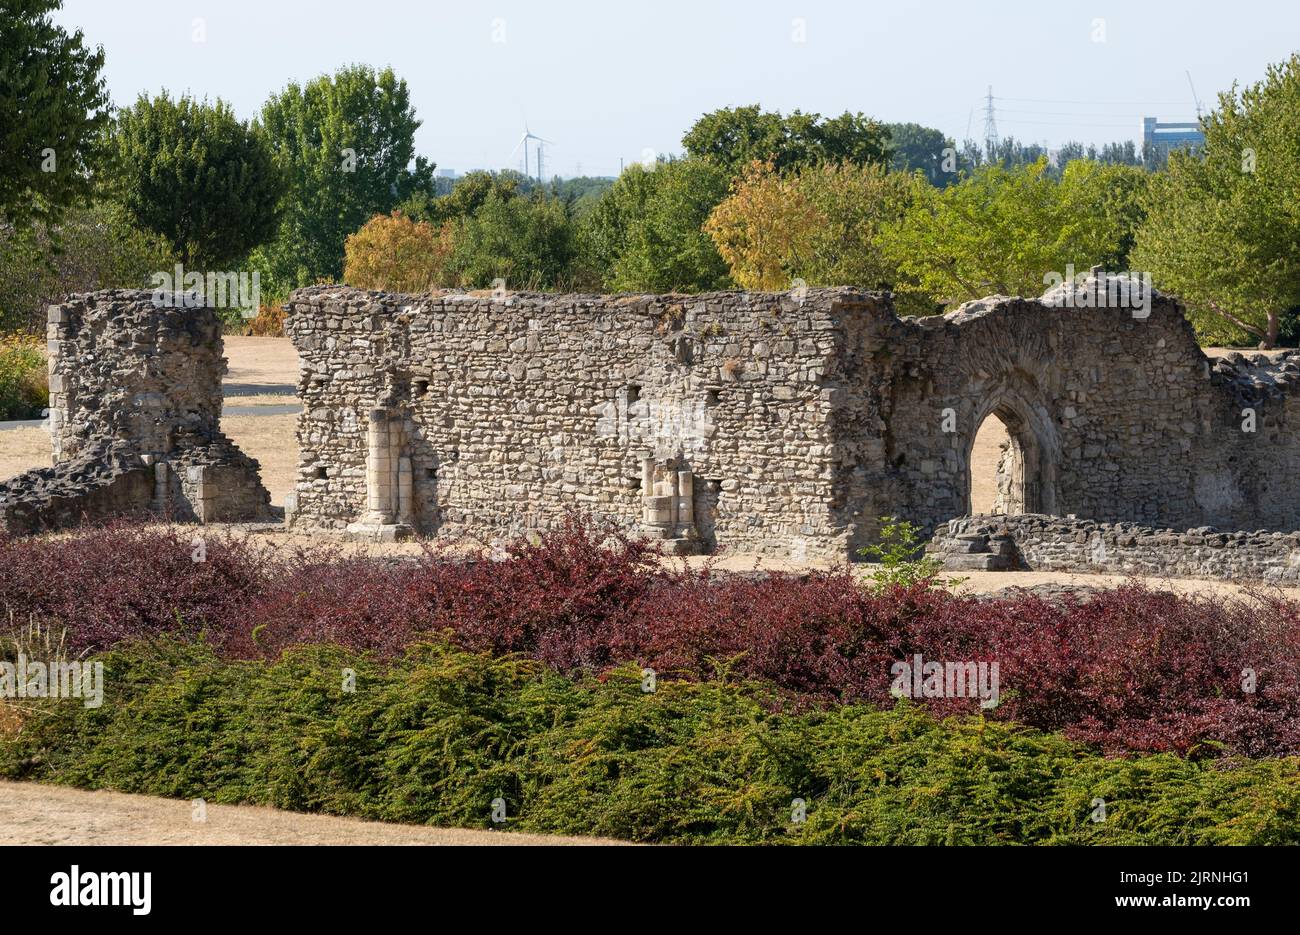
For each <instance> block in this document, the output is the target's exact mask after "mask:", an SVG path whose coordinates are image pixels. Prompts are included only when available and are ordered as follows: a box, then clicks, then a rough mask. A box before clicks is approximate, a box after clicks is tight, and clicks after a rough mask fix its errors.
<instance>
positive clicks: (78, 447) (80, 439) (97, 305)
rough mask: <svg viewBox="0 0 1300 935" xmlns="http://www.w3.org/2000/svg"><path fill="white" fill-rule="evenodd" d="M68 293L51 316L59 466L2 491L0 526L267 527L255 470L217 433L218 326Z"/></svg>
mask: <svg viewBox="0 0 1300 935" xmlns="http://www.w3.org/2000/svg"><path fill="white" fill-rule="evenodd" d="M168 298H170V300H171V302H172V305H170V306H169V305H164V306H162V307H158V306H156V305H155V303H154V301H153V299H154V294H153V293H150V292H142V291H133V290H108V291H103V292H94V293H86V294H78V295H72V296H69V297H68V298H67V300H66V301H65V302H64V303H63V304H61V305H57V306H52V307H51V308H50V312H49V351H50V413H49V418H50V434H51V442H52V445H53V449H54V462H55V463H54V467H53V468H52V469H44V470H41V471H31V472H28V473H27V474H23V475H19V476H18V477H16V478H12V479H11V480H9V481H7V482H5V483H3V484H0V528H4V529H7V530H9V531H11V532H32V531H36V530H39V529H43V528H57V527H61V526H68V525H72V524H74V523H76V522H79V521H80V520H82V519H85V518H96V517H100V516H105V515H111V514H116V513H125V512H136V511H144V510H148V511H152V512H155V513H159V514H163V515H167V516H169V517H171V518H173V519H178V520H198V521H202V522H212V521H217V520H245V519H265V518H267V514H268V512H269V504H270V495H269V494H268V493H267V491H266V489H265V488H264V487H263V486H262V484H261V481H260V479H259V478H258V465H257V462H256V461H254V460H253V459H251V458H249V457H248V456H246V455H245V454H244V453H243V452H241V451H240V450H239V449H238V448H237V447H236V446H235V445H234V444H233V443H232V442H231V441H230V440H229V439H228V438H226V436H225V435H223V434H222V433H221V430H220V417H221V404H222V396H221V378H222V375H223V374H224V373H225V368H226V362H225V358H224V357H223V356H222V340H221V327H220V322H219V320H218V318H217V315H216V312H215V311H214V310H213V309H210V308H203V307H185V297H184V296H183V295H182V294H177V295H175V296H169V297H168Z"/></svg>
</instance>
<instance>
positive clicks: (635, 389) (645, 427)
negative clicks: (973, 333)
mask: <svg viewBox="0 0 1300 935" xmlns="http://www.w3.org/2000/svg"><path fill="white" fill-rule="evenodd" d="M849 303H867V304H870V305H873V306H875V305H878V306H879V308H880V309H881V313H882V314H888V311H887V309H888V306H887V304H885V303H883V302H882V300H880V299H879V298H877V297H873V296H868V295H866V294H863V293H858V292H855V291H853V290H827V291H824V292H817V293H815V294H813V295H811V296H810V297H809V298H807V299H806V300H805V301H804V302H803V303H802V304H801V303H799V302H796V301H795V300H793V299H791V298H790V297H789V296H780V295H746V294H740V293H725V294H716V295H704V296H622V297H601V296H583V295H570V296H549V295H527V294H514V295H510V296H508V297H504V298H500V299H498V298H494V297H492V296H490V295H467V294H460V293H448V294H441V295H434V296H399V295H385V294H381V293H374V292H361V291H357V290H352V289H346V288H339V287H313V288H309V289H303V290H299V291H297V292H296V293H294V295H293V297H292V298H291V299H290V302H289V305H288V309H289V312H290V316H289V320H288V325H287V330H288V333H289V335H290V336H291V337H292V339H293V341H294V344H295V345H296V346H297V348H298V353H299V358H300V361H301V368H302V369H301V375H300V382H299V393H300V395H301V397H302V400H303V406H304V411H303V414H302V416H301V417H300V420H299V424H298V444H299V457H300V469H299V477H298V482H297V490H296V493H295V494H294V495H293V498H292V502H291V504H290V511H289V512H290V520H291V522H292V523H293V525H294V526H295V527H299V528H311V529H327V530H346V529H347V528H348V527H349V526H352V527H353V530H354V532H358V533H359V534H362V535H366V534H371V533H373V534H374V535H377V536H381V537H382V536H387V535H400V534H402V532H403V531H404V530H405V529H409V530H410V531H413V532H420V533H424V534H435V533H436V534H442V535H451V536H474V537H478V538H480V539H486V538H491V537H493V536H495V535H498V534H508V533H510V532H520V531H523V530H527V529H533V528H538V527H544V526H548V525H551V524H553V523H554V522H555V521H557V520H558V519H559V518H560V517H562V516H564V515H565V514H567V513H569V512H571V511H575V510H576V511H583V512H588V513H592V514H595V515H598V516H603V517H606V518H609V519H612V520H614V521H615V522H617V523H619V524H620V525H622V526H625V527H627V528H629V529H634V530H639V531H645V532H648V533H650V534H652V535H661V536H662V537H663V538H666V539H670V540H674V541H679V542H680V541H681V540H685V542H682V543H681V544H683V545H688V544H692V543H693V544H694V545H695V546H696V547H701V548H711V547H712V546H713V545H714V544H717V543H722V544H726V545H728V546H730V547H733V548H736V549H740V550H744V551H759V552H778V553H781V554H790V553H791V552H792V551H793V552H796V553H798V552H800V551H802V550H807V552H808V554H823V553H834V554H843V552H844V548H845V542H846V538H847V530H846V528H845V523H844V518H843V515H842V512H843V504H842V503H839V502H837V500H836V494H835V490H834V485H833V475H834V472H835V471H836V470H837V469H838V466H839V457H838V454H837V452H836V451H835V449H834V445H833V443H832V438H833V436H834V432H835V421H836V405H837V398H838V397H837V389H836V387H837V386H839V385H842V384H843V377H842V375H839V374H838V373H837V372H836V368H837V365H838V361H837V349H838V348H840V347H842V346H843V344H844V343H845V333H844V332H845V323H844V313H843V307H844V306H845V305H847V304H849ZM850 317H851V316H850Z"/></svg>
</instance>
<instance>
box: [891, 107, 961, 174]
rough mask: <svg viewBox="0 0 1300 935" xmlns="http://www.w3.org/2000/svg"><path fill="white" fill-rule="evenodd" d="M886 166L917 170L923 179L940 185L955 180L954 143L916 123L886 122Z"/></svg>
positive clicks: (955, 155)
mask: <svg viewBox="0 0 1300 935" xmlns="http://www.w3.org/2000/svg"><path fill="white" fill-rule="evenodd" d="M885 129H886V130H887V131H888V132H889V148H890V157H889V159H890V162H889V165H890V168H892V169H894V170H895V171H897V172H921V173H923V174H924V175H925V178H926V181H928V182H929V183H930V184H931V185H934V186H936V187H937V188H944V187H945V186H947V185H951V184H952V183H953V182H955V181H957V168H958V165H957V146H956V144H955V143H954V142H953V141H952V140H950V139H948V137H946V136H944V135H943V133H942V132H941V131H939V130H935V129H933V128H932V127H923V126H921V125H920V124H919V123H888V124H885Z"/></svg>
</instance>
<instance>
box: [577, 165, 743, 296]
mask: <svg viewBox="0 0 1300 935" xmlns="http://www.w3.org/2000/svg"><path fill="white" fill-rule="evenodd" d="M727 180H728V177H727V174H726V172H725V171H724V170H722V169H721V168H719V167H718V166H716V165H714V164H713V163H711V162H708V161H706V160H701V159H675V160H668V161H663V162H659V163H657V164H655V166H654V167H653V168H646V167H644V166H642V165H639V164H638V165H633V166H631V167H630V168H628V169H627V170H626V171H625V172H624V173H623V174H622V175H621V176H619V178H618V180H617V181H616V182H615V183H614V185H613V186H612V187H611V188H610V190H609V191H608V192H606V193H605V195H604V197H602V198H601V200H600V201H599V202H597V204H596V205H595V207H593V208H592V209H591V211H590V212H589V213H588V215H587V216H586V218H585V219H584V223H583V226H582V231H581V243H582V249H583V256H584V258H585V263H586V266H587V268H588V269H591V270H595V271H596V273H597V275H598V276H599V278H600V280H601V283H602V285H603V287H604V288H606V289H612V290H617V291H631V292H673V291H682V292H698V291H702V290H709V289H721V288H725V287H726V286H727V285H728V283H729V278H728V275H727V264H726V262H725V261H724V260H723V259H722V256H721V254H719V253H718V249H717V247H716V246H715V245H714V243H713V241H712V239H711V238H710V237H709V235H708V234H706V233H705V232H704V230H703V225H704V222H705V221H706V220H707V219H708V217H709V213H710V212H711V211H712V210H713V209H714V208H715V207H716V206H717V205H718V203H719V202H721V201H722V199H723V198H725V197H726V195H727Z"/></svg>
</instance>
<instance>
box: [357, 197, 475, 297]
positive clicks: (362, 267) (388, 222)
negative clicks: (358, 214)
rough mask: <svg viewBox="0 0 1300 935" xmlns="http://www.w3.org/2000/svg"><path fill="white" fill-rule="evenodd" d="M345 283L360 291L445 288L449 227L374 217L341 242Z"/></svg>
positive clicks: (395, 217)
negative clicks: (342, 245) (342, 243)
mask: <svg viewBox="0 0 1300 935" xmlns="http://www.w3.org/2000/svg"><path fill="white" fill-rule="evenodd" d="M343 250H344V261H343V281H344V282H346V283H347V284H348V285H350V286H356V287H357V288H358V289H381V290H383V291H386V292H429V291H431V290H433V289H437V288H439V287H441V286H443V285H446V284H448V282H449V280H450V273H449V272H448V268H447V262H448V259H449V257H450V256H451V250H452V226H451V225H450V224H447V225H444V226H443V227H441V228H437V227H434V226H433V225H432V224H428V223H426V222H423V221H420V222H416V221H412V220H411V219H410V218H408V217H406V216H405V215H403V214H401V213H400V212H398V211H394V212H393V213H392V214H376V215H375V216H374V217H372V218H371V219H370V220H369V221H367V222H366V223H365V225H364V226H363V227H362V228H361V230H359V231H357V232H356V233H355V234H352V235H350V236H349V237H348V239H347V241H346V243H345V244H344V248H343Z"/></svg>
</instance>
